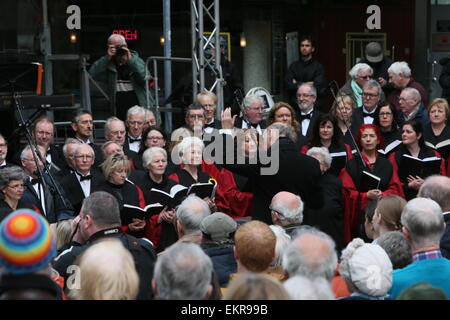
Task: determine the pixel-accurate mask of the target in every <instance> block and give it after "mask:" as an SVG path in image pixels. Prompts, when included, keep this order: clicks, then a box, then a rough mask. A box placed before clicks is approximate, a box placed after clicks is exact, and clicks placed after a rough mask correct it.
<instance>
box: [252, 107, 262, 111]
mask: <svg viewBox="0 0 450 320" xmlns="http://www.w3.org/2000/svg"><path fill="white" fill-rule="evenodd" d="M249 109H250V110H254V111H264V108H263V107H259V108H249Z"/></svg>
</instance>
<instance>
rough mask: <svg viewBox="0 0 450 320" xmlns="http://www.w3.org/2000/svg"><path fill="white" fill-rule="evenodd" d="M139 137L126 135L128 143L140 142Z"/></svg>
mask: <svg viewBox="0 0 450 320" xmlns="http://www.w3.org/2000/svg"><path fill="white" fill-rule="evenodd" d="M141 140H142V139H141V138H136V139H134V138H131V137H128V141H130V143H133V142H141Z"/></svg>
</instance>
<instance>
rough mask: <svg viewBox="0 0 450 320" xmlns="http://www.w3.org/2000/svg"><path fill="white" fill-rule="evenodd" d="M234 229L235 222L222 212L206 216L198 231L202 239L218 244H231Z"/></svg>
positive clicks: (235, 227)
mask: <svg viewBox="0 0 450 320" xmlns="http://www.w3.org/2000/svg"><path fill="white" fill-rule="evenodd" d="M236 229H237V223H236V221H234V220H233V218H231V217H230V216H228V215H226V214H225V213H222V212H215V213H213V214H211V215H208V216H206V217H205V218H204V219H203V220H202V222H201V223H200V230H201V231H202V233H203V235H204V237H205V238H206V239H208V240H211V241H214V242H216V243H218V244H225V243H233V240H232V239H233V236H234V233H235V231H236Z"/></svg>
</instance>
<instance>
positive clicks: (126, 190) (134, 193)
mask: <svg viewBox="0 0 450 320" xmlns="http://www.w3.org/2000/svg"><path fill="white" fill-rule="evenodd" d="M100 167H101V168H102V171H103V174H104V175H105V178H106V180H105V181H104V182H103V183H102V184H100V185H99V186H98V188H97V189H96V190H95V191H105V192H108V193H110V194H111V195H113V196H114V197H115V198H116V199H117V201H118V203H119V209H120V211H121V215H122V216H123V213H124V212H123V210H124V205H125V204H128V205H131V206H135V207H140V208H144V207H145V205H146V204H145V199H144V194H143V193H142V190H141V189H140V188H139V187H138V186H137V185H135V184H134V183H133V182H131V181H130V180H128V176H129V175H130V161H129V160H128V157H127V156H126V155H123V154H120V153H113V154H111V155H109V156H108V157H107V158H106V160H105V161H104V162H103V163H102V164H101V165H100ZM126 222H128V219H127V220H124V219H122V229H123V231H125V232H127V233H130V234H132V235H135V236H138V237H142V236H143V235H144V228H145V219H138V218H133V219H132V222H131V223H128V224H127V223H126Z"/></svg>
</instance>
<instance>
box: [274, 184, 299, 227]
mask: <svg viewBox="0 0 450 320" xmlns="http://www.w3.org/2000/svg"><path fill="white" fill-rule="evenodd" d="M303 207H304V206H303V201H302V200H301V198H300V197H299V196H297V195H295V194H293V193H290V192H286V191H281V192H279V193H277V194H276V195H275V196H274V197H273V198H272V203H271V205H270V209H271V210H273V211H275V212H277V213H278V218H279V219H280V222H281V224H282V225H283V226H286V225H290V224H297V223H298V224H300V223H302V222H303Z"/></svg>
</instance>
